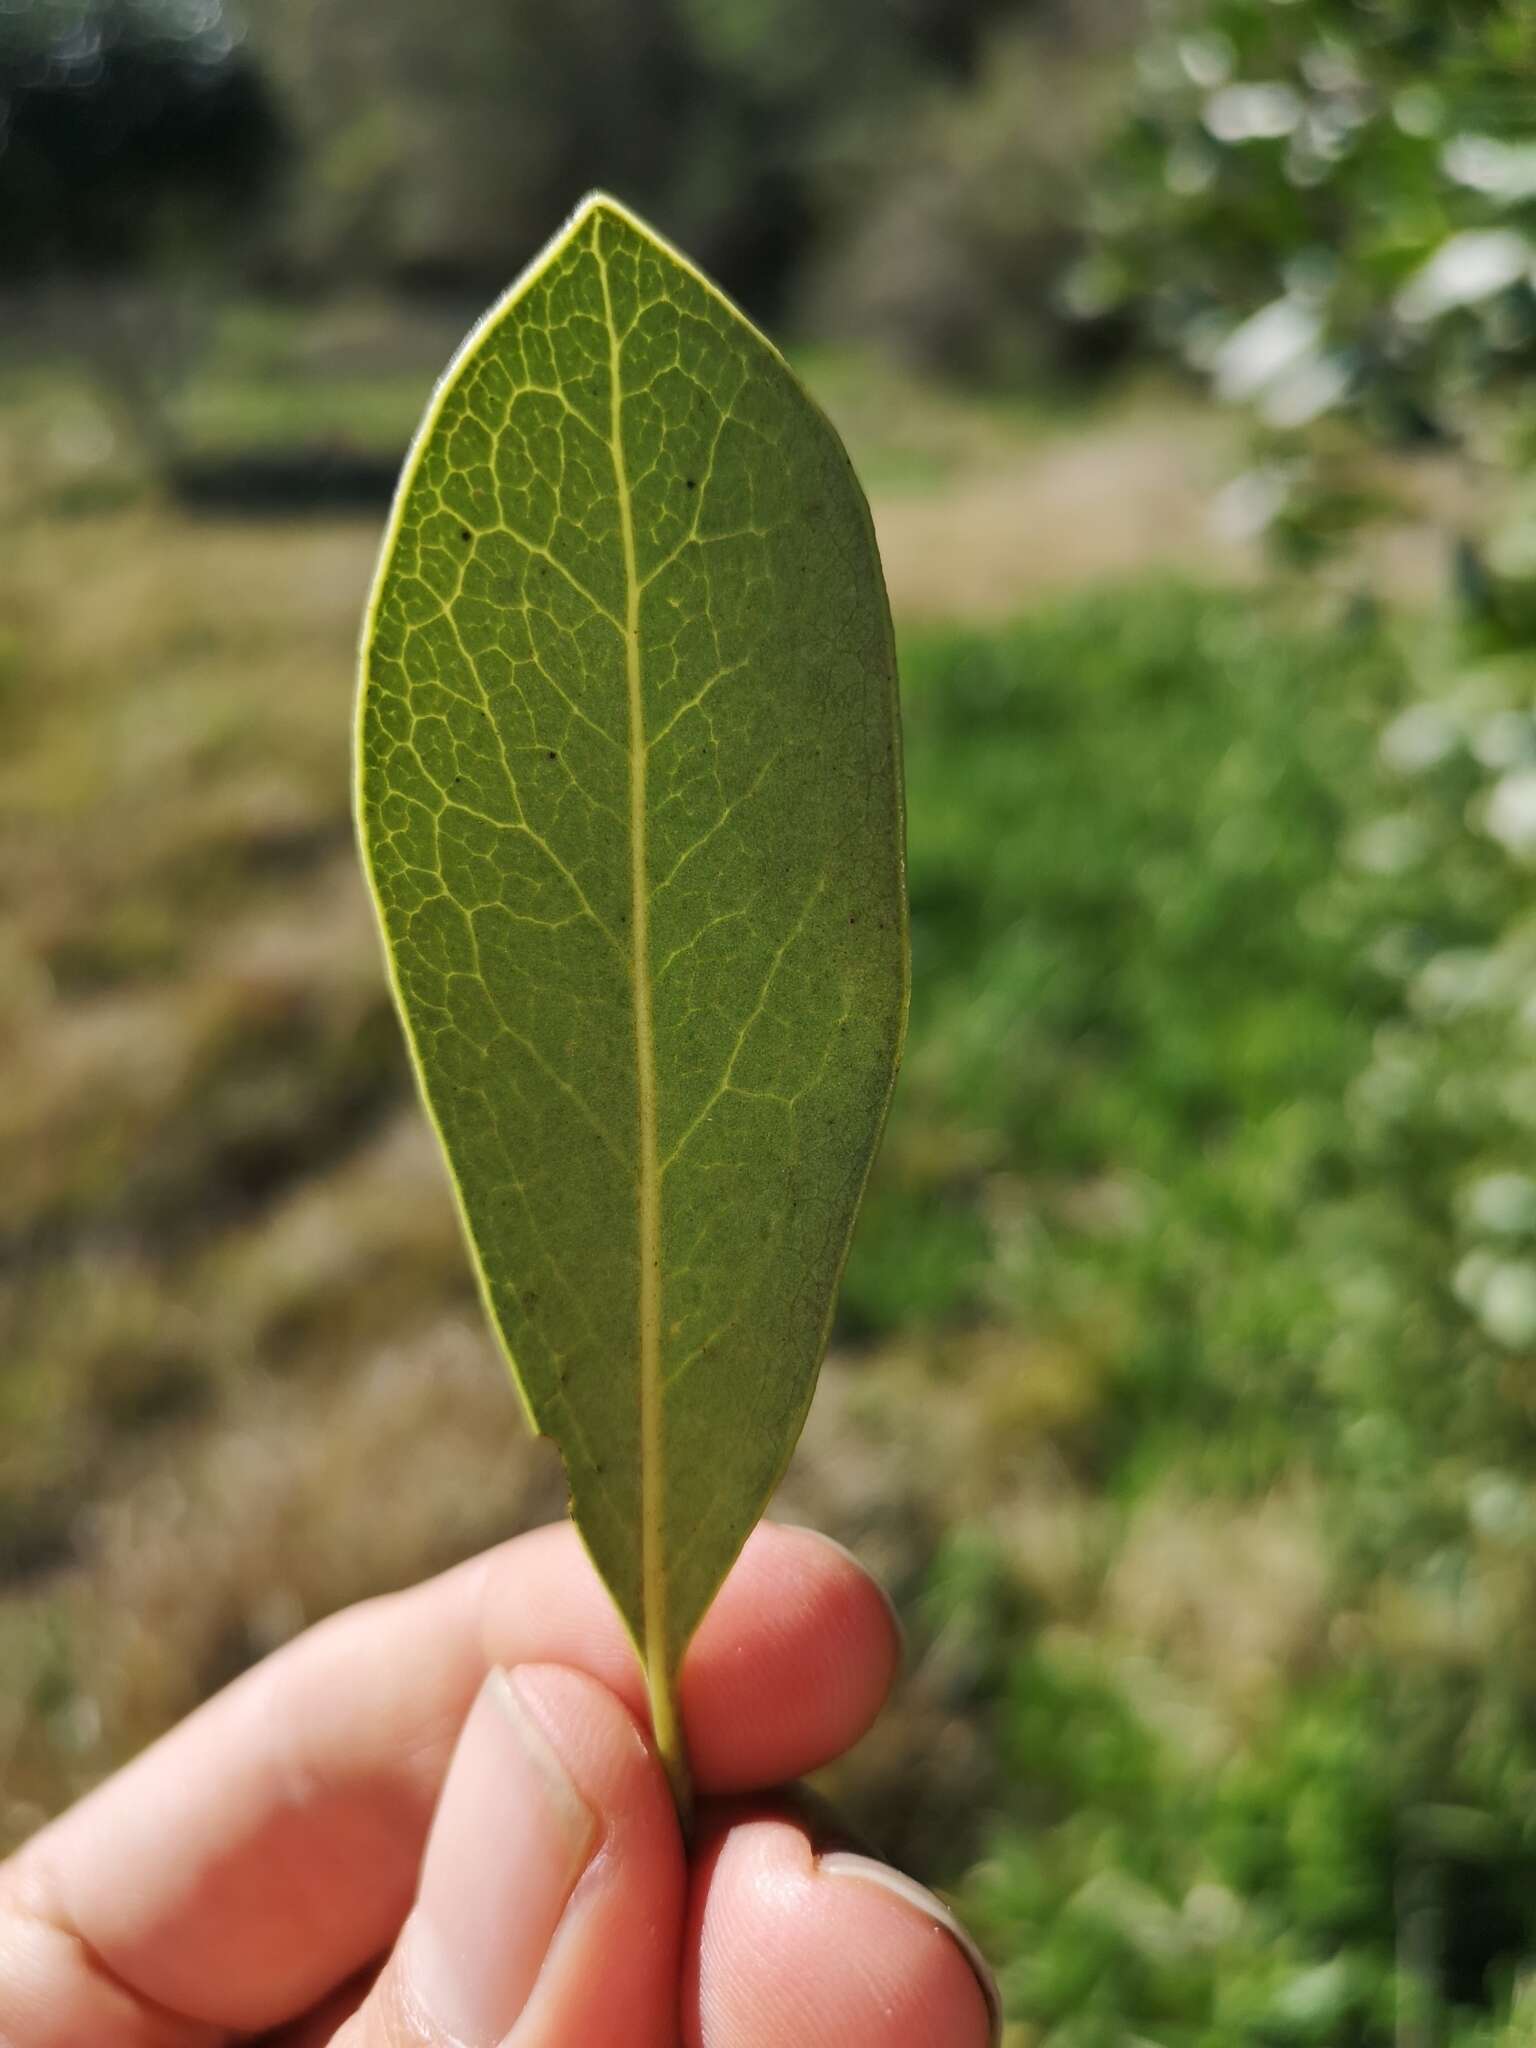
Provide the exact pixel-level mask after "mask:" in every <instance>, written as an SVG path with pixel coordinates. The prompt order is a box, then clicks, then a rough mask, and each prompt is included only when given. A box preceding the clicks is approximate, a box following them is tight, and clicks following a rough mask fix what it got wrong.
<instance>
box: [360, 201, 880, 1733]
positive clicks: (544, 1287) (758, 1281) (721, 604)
mask: <svg viewBox="0 0 1536 2048" xmlns="http://www.w3.org/2000/svg"><path fill="white" fill-rule="evenodd" d="M359 792H360V795H359V802H360V816H361V821H362V831H363V844H364V851H365V855H366V858H367V862H368V866H369V870H370V873H371V876H372V880H373V883H374V887H375V891H376V894H377V899H378V906H379V911H380V916H381V919H382V922H383V925H384V931H385V936H386V941H387V945H388V950H389V955H390V964H391V970H392V974H393V978H394V982H395V987H396V990H397V994H398V996H399V1000H400V1004H401V1009H402V1013H403V1016H404V1020H405V1023H406V1026H407V1030H408V1034H409V1036H410V1040H411V1044H412V1047H413V1050H414V1053H415V1056H416V1061H417V1065H418V1069H419V1072H420V1076H421V1081H422V1085H423V1089H424V1091H425V1094H426V1097H427V1101H428V1104H429V1106H430V1108H431V1110H432V1113H433V1116H434V1118H435V1120H436V1122H437V1125H438V1128H439V1131H440V1133H441V1135H442V1139H443V1143H444V1147H445V1149H446V1151H447V1154H448V1158H449V1162H450V1165H451V1167H452V1170H453V1174H454V1179H455V1183H456V1186H457V1189H458V1193H459V1197H460V1201H461V1203H462V1205H463V1209H464V1215H465V1221H466V1224H467V1227H468V1230H469V1233H470V1237H471V1241H472V1244H473V1246H474V1250H475V1255H476V1258H477V1261H478V1265H479V1270H480V1273H481V1277H482V1280H483V1283H484V1287H485V1293H486V1298H487V1302H488V1305H489V1307H490V1310H491V1312H492V1314H493V1316H494V1318H495V1321H496V1324H497V1326H498V1328H499V1330H500V1332H501V1334H502V1337H503V1339H504V1340H505V1343H506V1346H507V1350H508V1354H509V1356H510V1357H511V1358H512V1359H513V1360H514V1361H515V1370H516V1372H517V1376H518V1380H519V1384H520V1385H521V1387H522V1389H523V1392H524V1395H525V1398H526V1400H527V1403H528V1406H529V1409H530V1412H531V1414H532V1417H533V1419H534V1421H535V1423H536V1425H537V1426H538V1427H539V1428H540V1429H541V1430H542V1431H544V1432H545V1433H546V1434H548V1435H549V1436H551V1437H553V1438H554V1439H555V1441H556V1442H557V1443H558V1444H559V1446H560V1450H561V1453H562V1455H563V1457H564V1460H565V1465H566V1470H567V1473H568V1475H569V1478H570V1482H571V1509H572V1513H573V1515H574V1517H575V1519H576V1521H577V1524H578V1526H579V1527H580V1528H581V1531H582V1534H583V1536H584V1539H585V1541H586V1544H587V1547H588V1549H589V1550H590V1551H591V1553H592V1556H593V1558H594V1560H595V1561H596V1563H597V1565H598V1568H599V1570H600V1571H601V1572H602V1574H603V1576H604V1578H605V1579H606V1581H607V1583H608V1585H609V1587H610V1589H611V1591H612V1592H613V1595H614V1598H615V1600H616V1601H617V1603H618V1606H619V1609H620V1612H621V1613H622V1614H623V1616H624V1619H625V1621H626V1623H627V1624H628V1626H629V1629H630V1631H631V1633H632V1635H633V1636H634V1639H635V1643H636V1646H637V1648H638V1649H639V1651H640V1654H641V1656H642V1659H643V1661H644V1664H645V1668H646V1673H647V1678H648V1681H649V1684H650V1687H651V1693H652V1702H653V1712H654V1715H655V1721H656V1733H657V1738H658V1741H659V1743H660V1745H661V1748H662V1752H663V1754H664V1755H665V1756H666V1757H667V1758H668V1761H669V1762H670V1763H672V1764H673V1765H674V1766H676V1767H679V1768H680V1742H681V1737H680V1731H679V1729H678V1727H677V1724H676V1720H675V1708H674V1704H673V1697H672V1686H673V1680H674V1676H675V1673H676V1670H677V1666H678V1664H679V1662H680V1660H681V1657H682V1653H683V1650H684V1648H685V1646H686V1645H687V1642H688V1640H689V1638H690V1637H691V1635H692V1634H693V1631H694V1629H695V1628H696V1627H697V1625H698V1622H699V1620H700V1619H701V1617H702V1615H703V1613H704V1610H705V1608H706V1607H707V1606H708V1604H709V1602H710V1600H711V1599H712V1598H713V1597H714V1594H715V1592H716V1590H717V1588H718V1587H719V1585H720V1582H721V1580H722V1579H723V1578H724V1577H725V1574H726V1572H727V1571H728V1569H729V1568H730V1565H731V1563H732V1561H733V1559H734V1558H735V1556H736V1554H737V1552H738V1551H739V1550H740V1548H741V1545H742V1543H743V1541H744V1540H745V1538H746V1536H747V1535H748V1533H749V1532H750V1530H751V1528H752V1525H753V1523H754V1522H755V1521H756V1520H757V1518H758V1516H759V1515H760V1514H761V1513H762V1510H763V1507H764V1505H765V1504H766V1502H767V1499H768V1496H769V1494H770V1493H771V1492H772V1490H773V1487H774V1486H775V1484H776V1483H777V1481H778V1479H779V1477H780V1475H781V1473H782V1471H783V1468H784V1466H785V1464H786V1462H787V1460H788V1458H789V1454H790V1451H791V1449H792V1448H793V1446H794V1442H795V1439H796V1437H797V1436H798V1435H799V1432H800V1427H801V1424H802V1422H803V1421H804V1417H805V1411H806V1408H807V1406H808V1404H809V1401H810V1396H811V1389H812V1386H813V1384H814V1381H815V1376H816V1370H817V1367H818V1366H819V1364H820V1362H821V1354H822V1351H823V1349H824V1347H825V1344H826V1338H827V1331H828V1326H829V1324H830V1320H831V1313H832V1303H833V1297H834V1294H835V1291H836V1287H837V1282H838V1278H839V1275H840V1272H841V1269H842V1264H843V1259H844V1257H845V1254H846V1250H847V1244H848V1238H849V1234H850V1232H851V1230H852V1226H853V1218H854V1213H855V1210H856V1208H857V1204H858V1199H859V1195H860V1193H861V1191H862V1188H863V1183H864V1178H865V1174H866V1173H867V1171H868V1167H869V1160H870V1157H871V1154H872V1152H873V1149H874V1146H875V1143H876V1141H877V1139H878V1137H879V1133H880V1129H881V1126H882V1124H883V1122H884V1117H885V1108H886V1104H887V1101H888V1100H889V1096H890V1090H891V1085H892V1082H893V1079H894V1072H895V1062H896V1058H897V1053H898V1049H899V1046H900V1040H901V1033H902V1027H903V1023H904V1018H905V999H906V937H905V923H904V901H903V893H902V848H901V824H902V810H901V804H902V798H901V773H900V744H899V736H898V731H897V707H896V673H895V655H894V650H893V647H892V641H891V624H890V615H889V612H888V610H887V607H886V601H885V591H884V586H883V583H882V581H881V576H880V566H879V560H878V557H877V556H876V553H875V546H874V537H873V533H872V531H871V528H870V523H869V514H868V510H867V508H866V506H865V504H864V500H863V497H862V495H861V493H860V491H859V487H858V484H857V482H856V481H855V479H854V477H853V473H852V470H851V469H850V467H849V464H848V458H847V456H846V455H845V453H844V452H843V449H842V446H841V444H840V443H839V441H838V440H837V437H836V435H835V434H834V432H833V430H832V428H831V427H830V426H829V424H828V423H827V421H826V419H825V418H824V417H823V415H822V414H821V413H820V412H819V411H818V410H817V409H816V408H815V407H814V406H813V405H812V404H811V402H810V401H809V399H808V398H807V397H806V396H805V394H804V392H803V391H802V390H801V388H800V386H799V385H798V384H797V383H796V382H795V380H794V378H793V376H792V375H791V374H790V372H789V370H788V369H787V367H786V366H785V364H784V362H783V360H782V359H781V358H780V357H779V356H778V355H777V354H776V353H775V352H774V350H773V349H772V348H771V347H770V346H769V345H768V344H767V343H766V342H765V341H764V340H763V338H762V337H761V336H760V335H759V334H757V333H756V331H755V330H754V329H752V328H751V327H749V326H748V325H747V323H746V322H745V321H744V320H743V319H742V318H741V316H740V315H739V314H738V313H737V312H736V311H735V309H734V308H733V307H732V306H731V305H730V304H729V303H728V302H727V301H726V300H725V299H723V298H722V297H721V296H720V295H719V294H718V293H717V292H715V291H714V290H713V289H712V288H711V287H710V286H709V285H708V284H707V283H706V282H705V280H704V279H703V277H702V276H700V274H699V273H698V272H697V271H695V270H694V269H693V268H692V267H691V266H690V265H689V264H687V263H686V262H685V261H684V260H683V259H682V258H680V257H678V256H677V255H676V254H675V253H674V252H672V251H671V250H670V249H668V248H666V247H665V246H664V245H663V244H661V243H660V242H658V241H656V240H655V239H654V238H653V237H652V236H651V234H650V233H649V232H648V230H646V229H645V228H644V227H643V226H642V225H641V224H640V223H639V222H638V221H636V220H635V219H634V218H633V217H632V216H631V215H629V214H627V213H625V212H624V211H623V210H622V209H621V208H619V207H617V206H615V205H614V204H613V203H612V202H611V201H608V200H605V199H603V198H601V197H598V198H595V199H593V200H590V201H588V202H587V204H586V205H585V206H583V207H582V209H581V210H580V212H579V213H578V214H577V215H576V217H575V219H574V220H573V221H572V222H571V223H570V225H569V226H568V227H567V228H566V229H565V230H564V231H563V232H562V233H561V234H560V235H559V236H558V237H557V238H556V240H555V241H554V242H552V243H551V244H550V246H549V248H548V249H547V250H546V252H545V253H544V255H543V257H542V258H541V259H540V261H539V262H538V263H537V264H536V265H535V267H534V268H533V270H532V271H531V272H529V273H528V274H526V275H525V276H524V278H523V279H522V280H521V281H520V282H519V283H518V285H517V286H516V287H514V289H513V291H512V292H511V293H510V294H509V295H508V297H507V298H506V299H504V300H503V301H502V302H501V303H500V304H499V305H498V306H497V307H496V308H495V310H494V311H493V312H492V313H491V314H490V315H489V316H488V318H487V320H486V321H485V322H484V323H482V325H481V326H480V327H479V328H478V329H477V330H476V331H475V333H474V335H472V336H471V338H470V341H469V343H468V344H467V345H466V348H465V350H464V351H463V352H462V353H461V355H460V357H459V359H458V360H457V362H456V364H455V366H454V368H453V369H452V371H451V372H450V374H449V377H448V379H447V380H446V381H445V383H444V384H443V385H442V386H441V387H440V388H439V392H438V395H437V397H436V398H435V399H434V401H433V404H432V407H431V409H430V411H429V413H428V415H427V419H426V422H425V424H424V427H423V430H422V434H421V436H420V438H419V439H418V442H417V444H416V447H415V449H414V451H413V454H412V457H411V460H410V462H409V463H408V464H407V468H406V473H405V477H404V479H403V482H402V485H401V492H400V496H399V498H398V500H397V503H396V511H395V516H394V519H393V520H392V522H391V526H390V531H389V533H388V536H387V538H386V541H385V549H384V558H383V561H382V564H381V567H380V572H379V580H378V584H377V586H376V589H375V594H374V599H373V604H372V606H371V609H370V613H369V618H368V625H367V629H366V632H365V645H364V657H363V691H362V703H361V712H360V725H359Z"/></svg>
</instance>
